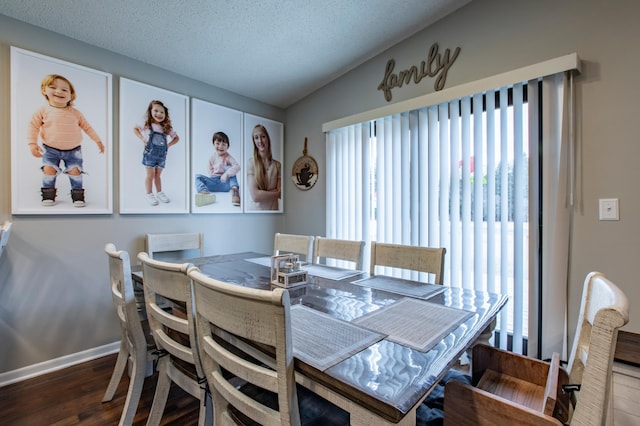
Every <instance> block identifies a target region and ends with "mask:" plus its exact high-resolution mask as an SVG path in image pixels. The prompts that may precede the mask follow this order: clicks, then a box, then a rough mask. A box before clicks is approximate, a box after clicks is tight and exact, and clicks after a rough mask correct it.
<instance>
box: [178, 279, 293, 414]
mask: <svg viewBox="0 0 640 426" xmlns="http://www.w3.org/2000/svg"><path fill="white" fill-rule="evenodd" d="M189 276H190V277H191V279H192V280H193V286H194V300H195V311H196V323H197V335H198V347H199V350H200V354H201V359H202V362H203V368H204V371H205V373H206V377H207V381H208V383H209V388H210V389H211V391H212V397H213V404H214V410H213V411H214V424H227V423H229V422H231V424H233V422H232V418H233V414H232V413H231V412H230V411H229V404H231V405H232V406H233V407H234V408H235V409H236V410H238V411H240V412H241V413H242V414H244V415H246V416H248V417H249V418H251V419H252V420H253V421H255V422H257V423H259V424H261V425H265V426H279V425H290V424H293V425H299V424H300V413H299V410H298V396H297V391H296V382H295V374H294V365H293V349H292V334H291V319H290V317H289V315H288V312H289V307H290V305H289V303H290V302H289V293H288V292H287V291H285V290H284V289H282V288H276V289H275V290H273V291H268V290H258V289H251V288H246V287H242V286H238V285H235V284H228V283H224V282H222V281H218V280H215V279H213V278H210V277H208V276H206V275H204V274H203V273H201V272H199V271H198V270H192V271H190V272H189ZM216 329H217V330H223V331H224V332H225V333H227V334H230V335H232V336H235V337H237V338H238V339H240V340H245V341H247V340H248V341H250V342H254V343H255V344H258V345H267V346H269V347H272V348H274V349H275V358H274V362H270V363H269V364H271V365H272V367H273V369H272V368H269V367H267V366H265V365H258V364H254V363H251V362H249V361H247V359H246V356H243V355H242V354H238V352H237V350H230V349H229V348H228V346H227V345H223V344H221V343H220V342H219V341H218V340H217V339H215V338H214V335H213V334H212V330H216ZM244 347H246V346H244ZM222 369H224V370H227V371H228V372H230V373H231V374H232V375H233V376H234V379H235V380H237V379H241V380H243V381H245V382H249V383H252V384H255V385H257V386H259V387H260V388H262V389H266V390H268V391H270V392H273V393H275V394H277V396H278V410H275V409H272V408H270V407H268V406H266V405H263V404H262V403H260V402H258V401H256V400H254V399H252V398H250V397H248V396H247V395H245V394H244V393H243V392H241V391H240V390H239V389H237V387H236V386H234V384H233V383H232V382H231V381H230V379H229V378H228V377H226V376H225V375H224V374H223V370H222Z"/></svg>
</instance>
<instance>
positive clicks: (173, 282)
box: [138, 253, 206, 425]
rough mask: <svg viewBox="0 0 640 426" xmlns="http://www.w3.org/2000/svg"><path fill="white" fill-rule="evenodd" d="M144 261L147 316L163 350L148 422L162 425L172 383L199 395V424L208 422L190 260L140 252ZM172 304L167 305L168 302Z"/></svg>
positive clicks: (159, 347) (158, 345) (158, 346)
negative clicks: (166, 259) (153, 256)
mask: <svg viewBox="0 0 640 426" xmlns="http://www.w3.org/2000/svg"><path fill="white" fill-rule="evenodd" d="M138 260H140V262H142V276H143V283H144V299H145V306H146V308H147V317H148V318H149V326H150V328H151V333H152V335H153V338H154V340H155V342H156V347H157V348H158V350H160V351H161V352H162V353H161V354H160V358H159V361H158V383H157V385H156V392H155V396H154V398H153V404H152V406H151V412H150V413H149V418H148V420H147V425H158V424H159V423H160V420H161V418H162V414H163V412H164V407H165V405H166V402H167V396H168V394H169V389H170V387H171V383H175V384H177V385H178V386H180V387H181V388H182V389H183V390H184V391H186V392H188V393H189V394H191V395H193V396H194V397H196V398H198V399H199V400H200V401H201V403H200V413H199V417H198V424H199V425H203V424H205V421H206V420H205V417H206V407H205V402H206V385H205V384H203V383H202V381H203V380H204V376H203V374H202V366H201V363H200V357H199V354H198V351H197V347H196V337H195V323H194V319H193V302H192V297H191V280H190V278H189V277H188V275H187V272H188V271H189V270H190V269H197V268H195V267H194V266H193V265H192V264H190V263H182V264H177V263H169V262H163V261H159V260H155V259H151V258H150V257H149V255H148V254H147V253H139V254H138ZM167 302H168V303H169V304H170V305H171V307H170V308H168V309H167V308H166V303H167Z"/></svg>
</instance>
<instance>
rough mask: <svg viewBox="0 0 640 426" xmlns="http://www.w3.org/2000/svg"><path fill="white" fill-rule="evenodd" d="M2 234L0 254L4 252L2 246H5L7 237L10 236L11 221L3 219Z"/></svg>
mask: <svg viewBox="0 0 640 426" xmlns="http://www.w3.org/2000/svg"><path fill="white" fill-rule="evenodd" d="M1 229H2V234H1V235H0V255H2V253H3V252H4V248H5V247H6V246H7V242H8V241H9V237H10V236H11V222H9V221H5V222H4V223H3V224H2V228H1Z"/></svg>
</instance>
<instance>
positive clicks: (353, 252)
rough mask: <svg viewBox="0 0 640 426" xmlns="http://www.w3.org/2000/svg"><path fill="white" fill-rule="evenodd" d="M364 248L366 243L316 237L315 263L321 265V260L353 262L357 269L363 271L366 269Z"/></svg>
mask: <svg viewBox="0 0 640 426" xmlns="http://www.w3.org/2000/svg"><path fill="white" fill-rule="evenodd" d="M364 246H365V242H364V241H352V240H338V239H333V238H324V237H315V240H314V248H313V263H316V264H317V263H320V259H321V258H325V259H338V260H346V261H349V262H353V263H354V264H355V269H357V270H359V271H362V270H363V269H362V268H363V267H364V266H363V265H364Z"/></svg>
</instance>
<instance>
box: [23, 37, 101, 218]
mask: <svg viewBox="0 0 640 426" xmlns="http://www.w3.org/2000/svg"><path fill="white" fill-rule="evenodd" d="M111 79H112V76H111V74H108V73H105V72H102V71H98V70H95V69H91V68H87V67H83V66H80V65H77V64H74V63H71V62H66V61H62V60H59V59H56V58H52V57H49V56H44V55H41V54H39V53H35V52H30V51H27V50H23V49H20V48H17V47H13V46H12V47H11V141H12V145H11V210H12V213H13V214H109V213H112V212H113V204H112V202H113V193H112V182H113V163H112V158H113V157H112V155H113V143H112V135H111V128H112V117H111V110H112V91H111V87H112V86H111Z"/></svg>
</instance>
